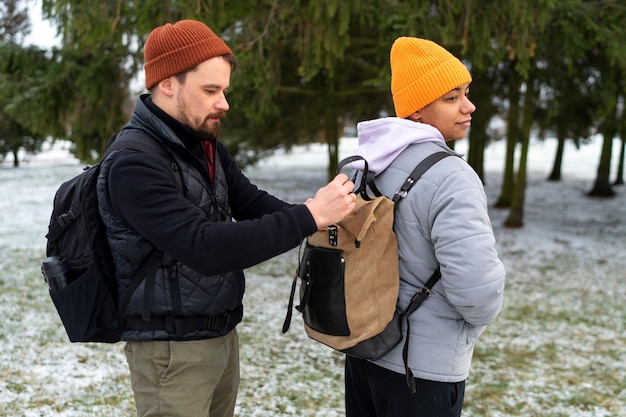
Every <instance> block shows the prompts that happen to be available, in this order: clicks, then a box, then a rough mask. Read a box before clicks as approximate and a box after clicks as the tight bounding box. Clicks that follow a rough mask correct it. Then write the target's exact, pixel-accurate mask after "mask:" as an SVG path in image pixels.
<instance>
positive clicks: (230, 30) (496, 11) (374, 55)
mask: <svg viewBox="0 0 626 417" xmlns="http://www.w3.org/2000/svg"><path fill="white" fill-rule="evenodd" d="M29 3H30V4H31V5H32V2H29V0H5V1H4V2H3V3H2V4H1V5H0V12H1V15H0V155H10V154H12V155H13V160H14V163H15V164H18V163H19V159H18V157H17V155H18V151H19V150H20V149H26V150H28V151H30V152H37V151H38V150H39V149H40V147H41V145H42V144H43V143H44V142H45V141H46V140H48V139H49V138H53V139H67V140H69V141H71V142H72V144H73V148H72V152H73V153H74V155H75V156H76V157H78V158H79V159H81V160H83V161H86V162H93V161H94V160H97V159H98V157H99V156H100V155H101V154H102V152H103V151H104V149H105V146H106V142H107V139H108V138H109V137H110V136H111V135H112V134H114V133H115V132H117V131H118V130H119V128H120V127H121V126H122V125H123V124H124V123H125V121H126V120H127V119H128V116H129V113H130V111H131V109H132V106H133V103H134V101H135V100H136V97H137V94H138V93H139V91H131V85H133V81H134V82H135V83H134V85H137V84H139V85H141V77H142V75H141V70H142V50H143V44H144V42H145V39H146V37H147V35H148V33H149V32H150V31H151V30H152V29H153V28H154V27H156V26H158V25H161V24H163V23H164V22H174V21H176V20H179V19H198V20H201V21H203V22H205V23H207V24H208V25H209V26H210V27H211V28H213V29H214V31H215V32H216V33H218V34H219V35H220V36H222V37H223V38H224V39H225V40H226V41H227V43H228V44H229V45H230V46H231V48H232V49H233V51H234V53H235V55H236V56H237V59H238V67H237V70H236V71H235V73H234V75H233V79H232V86H231V89H230V91H231V93H230V95H229V100H230V103H231V110H230V111H229V114H228V119H227V121H226V122H225V128H224V131H223V137H222V138H221V140H222V141H223V142H224V143H226V144H227V146H228V147H229V149H230V150H231V152H232V153H233V154H234V155H235V156H236V158H237V160H238V161H239V162H240V164H241V165H242V166H245V165H247V164H250V163H254V162H256V161H258V160H259V159H260V158H262V157H264V156H265V155H267V154H269V152H271V151H273V150H275V149H276V148H290V147H291V146H293V145H296V144H304V143H312V142H321V143H324V144H326V146H327V150H328V161H329V163H328V167H327V168H328V175H329V176H330V175H332V174H333V173H334V171H335V167H336V166H337V162H338V148H339V139H340V138H341V137H342V136H345V135H346V134H348V135H349V134H350V133H351V132H354V127H355V125H356V123H357V122H358V121H360V120H365V119H369V118H374V117H379V116H381V115H393V114H394V113H393V106H392V102H391V97H390V93H389V83H390V71H389V49H390V46H391V44H392V42H393V40H394V39H396V38H397V37H398V36H419V37H424V38H428V39H432V40H434V41H436V42H438V43H440V44H442V45H443V46H445V47H446V48H448V49H449V50H450V51H451V52H453V53H454V54H455V55H456V56H458V57H460V58H461V59H463V60H464V62H465V63H466V64H467V65H468V67H469V68H470V70H471V73H472V76H473V82H472V86H471V99H472V101H473V102H474V103H475V104H476V106H477V108H478V109H479V111H477V112H476V113H475V114H474V115H473V120H472V129H471V131H470V148H469V150H468V154H467V159H468V162H469V163H470V164H471V165H472V166H473V167H474V168H475V169H476V171H477V172H478V173H479V175H481V177H483V178H484V151H485V147H486V146H487V145H488V144H489V143H490V142H491V141H494V140H506V143H507V152H506V154H505V158H504V161H503V166H504V168H503V170H502V172H503V180H502V186H501V192H500V195H499V198H498V199H497V201H496V205H497V206H498V207H508V208H510V212H509V216H508V217H507V219H506V220H505V224H506V225H507V226H510V227H520V226H522V225H523V217H524V210H523V209H524V195H525V190H526V166H527V157H528V147H529V146H530V143H531V142H530V138H531V136H533V135H534V136H536V137H540V138H551V140H557V141H558V146H557V147H556V151H555V155H554V162H553V169H552V171H551V174H550V177H549V178H550V179H552V180H559V179H560V175H561V162H562V153H563V149H564V143H565V141H567V140H571V141H574V142H575V143H576V144H577V145H579V144H584V143H585V141H587V140H588V139H589V138H591V137H593V136H594V135H599V136H601V137H602V139H603V141H604V142H603V147H602V153H601V154H600V156H599V159H598V161H597V171H596V172H597V175H596V179H595V182H594V185H593V187H592V188H591V189H590V190H589V194H590V195H592V196H607V197H608V196H612V195H613V194H614V190H613V187H612V184H621V183H623V163H624V149H625V148H624V144H625V143H626V139H625V137H626V116H625V112H624V92H625V91H626V88H625V77H624V74H626V43H625V42H623V39H624V38H626V25H624V24H623V22H624V21H626V2H624V1H621V0H524V1H500V0H483V1H477V0H437V1H402V0H316V1H304V0H266V1H258V0H238V1H237V2H226V1H223V0H197V1H193V2H189V1H183V0H168V1H162V0H144V1H121V0H119V1H107V2H85V1H82V0H41V7H42V15H43V17H44V18H45V19H47V20H48V21H49V22H51V23H52V24H53V26H54V27H56V29H57V32H58V36H59V38H60V46H59V47H54V48H51V49H50V50H45V49H41V48H39V47H37V46H32V45H23V40H24V38H25V35H26V34H27V33H28V32H29V30H30V23H29V21H28V16H27V7H28V6H29ZM138 78H139V81H138ZM494 126H498V128H494ZM619 139H621V147H620V155H619V157H618V158H617V162H618V164H617V171H616V175H615V178H611V150H612V148H613V146H612V144H613V141H614V140H619ZM516 149H518V150H519V152H518V153H517V154H516ZM516 155H517V157H516Z"/></svg>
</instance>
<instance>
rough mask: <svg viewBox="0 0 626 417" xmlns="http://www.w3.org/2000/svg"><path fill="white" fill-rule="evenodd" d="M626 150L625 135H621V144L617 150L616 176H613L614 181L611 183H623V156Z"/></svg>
mask: <svg viewBox="0 0 626 417" xmlns="http://www.w3.org/2000/svg"><path fill="white" fill-rule="evenodd" d="M625 151H626V137H624V136H622V146H621V147H620V151H619V161H618V163H617V176H616V177H615V182H614V183H613V185H623V184H624V158H626V155H625V154H624V153H625Z"/></svg>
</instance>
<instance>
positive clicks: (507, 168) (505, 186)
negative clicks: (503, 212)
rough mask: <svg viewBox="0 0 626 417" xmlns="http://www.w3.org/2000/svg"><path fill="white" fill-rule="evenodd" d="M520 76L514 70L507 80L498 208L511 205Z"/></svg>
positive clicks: (513, 184) (517, 128) (517, 135)
mask: <svg viewBox="0 0 626 417" xmlns="http://www.w3.org/2000/svg"><path fill="white" fill-rule="evenodd" d="M521 84H522V80H521V77H520V76H519V75H518V74H517V73H516V72H514V71H513V72H511V80H510V82H509V113H508V117H507V128H506V157H505V163H504V174H503V175H504V177H503V179H502V189H501V190H500V198H499V199H498V201H497V202H496V204H495V206H496V207H498V208H506V207H511V201H512V199H513V189H514V188H515V179H514V177H515V147H516V145H517V141H518V137H519V111H520V103H519V96H520V86H521Z"/></svg>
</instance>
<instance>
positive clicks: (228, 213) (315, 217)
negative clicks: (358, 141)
mask: <svg viewBox="0 0 626 417" xmlns="http://www.w3.org/2000/svg"><path fill="white" fill-rule="evenodd" d="M144 58H145V68H144V70H145V77H146V88H147V89H148V90H149V91H150V94H145V95H142V96H141V97H140V98H139V100H138V101H137V104H136V107H135V109H134V112H133V115H132V118H131V120H130V121H129V122H128V124H127V125H126V126H125V127H124V128H123V129H122V131H121V132H120V133H119V135H118V136H117V139H116V140H123V138H124V137H125V136H127V135H132V136H133V137H137V136H139V137H140V138H141V139H142V140H146V141H157V142H158V143H159V144H161V145H162V146H163V148H164V149H166V150H167V151H168V152H169V154H170V155H171V158H172V160H173V163H172V164H170V166H167V165H166V164H165V163H164V162H163V161H161V160H160V159H159V158H157V157H155V156H152V155H150V154H147V153H144V152H140V151H137V150H132V149H122V150H118V151H115V152H113V153H111V155H110V156H109V157H108V158H107V159H106V160H105V162H104V163H103V165H102V173H101V175H100V177H99V180H98V198H99V203H100V212H101V215H102V218H103V220H104V222H105V224H106V225H107V232H108V240H109V244H110V246H111V250H112V253H113V256H114V260H115V266H116V276H117V280H118V288H119V299H120V300H123V299H124V298H125V297H126V296H127V295H128V297H129V298H128V299H129V300H130V302H129V304H128V308H127V309H126V311H125V317H126V328H125V331H124V332H123V334H122V339H123V340H125V341H126V345H125V353H126V357H127V361H128V366H129V369H130V375H131V383H132V388H133V391H134V396H135V402H136V406H137V414H138V416H142V417H143V416H185V417H189V416H194V417H196V416H211V417H222V416H232V415H233V414H234V408H235V400H236V395H237V388H238V385H239V351H238V339H237V332H236V330H235V326H236V325H237V323H239V322H240V321H241V317H242V314H243V313H242V310H243V309H242V304H241V302H242V297H243V292H244V275H243V271H242V270H243V269H244V268H247V267H250V266H252V265H255V264H257V263H259V262H262V261H265V260H267V259H269V258H271V257H273V256H276V255H278V254H280V253H283V252H285V251H287V250H290V249H292V248H294V247H296V246H298V245H299V244H300V242H301V241H302V239H304V238H305V237H306V236H308V235H310V234H312V233H313V232H315V231H316V230H318V229H320V228H323V227H325V226H327V225H330V224H333V223H335V222H337V221H339V220H341V219H342V218H343V217H345V216H346V215H347V214H348V213H350V211H352V209H353V208H354V205H355V196H354V195H353V194H350V192H351V191H352V189H353V187H354V184H353V183H352V182H350V181H349V180H348V177H347V176H346V175H338V176H337V177H335V178H334V179H333V181H331V182H330V183H329V184H327V185H326V186H325V187H323V188H321V189H319V190H318V191H317V193H316V194H315V196H314V197H312V198H310V199H308V200H307V201H306V202H305V203H304V204H297V205H291V204H287V203H285V202H283V201H281V200H279V199H277V198H275V197H273V196H271V195H269V194H267V193H266V192H264V191H261V190H259V189H258V188H257V187H256V186H254V185H253V184H251V183H250V182H249V180H248V179H247V178H246V177H245V176H244V175H243V174H242V172H241V171H240V170H239V169H238V167H237V166H236V165H235V162H234V161H233V159H232V158H231V156H230V155H229V154H228V152H227V150H226V147H225V146H224V145H223V144H221V143H220V142H218V141H217V138H218V136H219V133H220V120H221V119H222V118H223V117H224V114H225V112H226V111H227V110H228V109H229V105H228V101H227V100H226V96H225V94H226V92H227V90H228V87H229V84H230V75H231V71H232V69H233V67H234V62H235V60H234V57H233V56H232V52H231V50H230V48H229V47H228V46H227V45H226V44H225V43H224V41H223V40H222V39H220V38H219V37H218V36H216V35H215V33H213V31H211V29H209V28H208V27H207V26H206V25H204V24H203V23H200V22H197V21H191V20H183V21H180V22H177V23H174V24H166V25H163V26H160V27H157V28H156V29H154V31H153V32H152V33H151V34H150V35H149V36H148V39H147V41H146V45H145V48H144ZM173 170H175V171H178V173H176V172H174V171H173ZM179 174H180V177H181V178H182V183H183V187H182V188H183V190H181V189H180V188H181V187H180V186H179V185H177V181H176V179H177V176H178V175H179ZM138 274H143V275H144V276H145V277H146V279H145V281H144V282H143V283H142V284H141V285H139V286H138V287H137V288H131V287H129V286H130V283H131V282H132V280H133V278H134V277H135V276H136V275H138Z"/></svg>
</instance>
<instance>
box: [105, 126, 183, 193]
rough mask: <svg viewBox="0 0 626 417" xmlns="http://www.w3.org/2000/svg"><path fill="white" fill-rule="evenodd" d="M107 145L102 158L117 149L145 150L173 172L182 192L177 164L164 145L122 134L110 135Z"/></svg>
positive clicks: (148, 139)
mask: <svg viewBox="0 0 626 417" xmlns="http://www.w3.org/2000/svg"><path fill="white" fill-rule="evenodd" d="M109 143H110V145H109V147H108V148H107V150H106V152H105V153H104V156H103V157H102V160H103V161H104V159H105V158H106V157H107V156H108V155H109V154H110V153H111V152H113V151H115V150H118V149H133V150H135V151H140V152H146V153H148V154H150V155H152V156H154V157H156V158H158V159H160V160H161V162H163V163H164V164H165V166H167V167H169V168H170V169H171V171H173V172H174V178H175V180H176V185H177V186H178V189H179V190H181V192H184V188H183V181H182V179H181V177H180V172H179V170H178V166H177V165H176V162H174V159H173V158H172V156H171V155H170V153H169V151H168V150H167V149H166V148H165V146H164V145H162V144H161V143H159V142H157V141H156V140H154V139H152V138H145V137H139V136H133V135H129V134H127V135H124V136H121V137H111V138H110V139H109Z"/></svg>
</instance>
